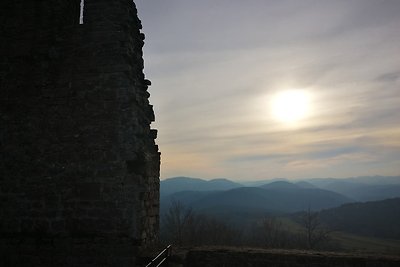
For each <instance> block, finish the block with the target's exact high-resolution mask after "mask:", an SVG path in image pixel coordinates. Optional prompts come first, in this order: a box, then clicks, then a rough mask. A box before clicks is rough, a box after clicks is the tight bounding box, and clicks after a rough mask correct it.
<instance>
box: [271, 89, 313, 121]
mask: <svg viewBox="0 0 400 267" xmlns="http://www.w3.org/2000/svg"><path fill="white" fill-rule="evenodd" d="M310 102H311V101H310V93H309V92H308V91H306V90H300V89H292V90H285V91H281V92H279V93H276V94H275V95H274V96H273V97H272V99H271V113H272V117H273V118H274V119H275V120H277V121H280V122H283V123H287V124H292V123H297V122H299V121H301V120H303V119H305V118H306V117H307V116H309V113H310V104H311V103H310Z"/></svg>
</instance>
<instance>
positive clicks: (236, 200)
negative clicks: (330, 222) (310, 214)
mask: <svg viewBox="0 0 400 267" xmlns="http://www.w3.org/2000/svg"><path fill="white" fill-rule="evenodd" d="M171 200H178V201H180V202H182V203H183V204H185V205H186V206H191V207H193V208H194V209H195V210H197V211H201V212H204V213H212V214H232V213H257V214H259V213H260V212H261V213H262V212H264V213H266V212H267V213H289V212H295V211H302V210H306V209H308V208H309V207H310V208H311V209H313V210H320V209H324V208H331V207H337V206H340V205H341V204H343V203H348V202H352V201H353V200H352V199H350V198H348V197H345V196H343V195H340V194H338V193H335V192H330V191H328V190H324V189H318V188H302V187H300V186H298V185H295V184H293V183H289V182H283V181H280V182H273V183H270V184H267V185H264V186H262V187H239V188H234V189H231V190H225V191H208V192H198V191H197V192H193V191H191V192H188V191H186V192H177V193H174V194H171V195H169V196H167V197H164V198H162V202H164V204H163V205H162V207H163V208H166V207H168V203H165V202H170V201H171Z"/></svg>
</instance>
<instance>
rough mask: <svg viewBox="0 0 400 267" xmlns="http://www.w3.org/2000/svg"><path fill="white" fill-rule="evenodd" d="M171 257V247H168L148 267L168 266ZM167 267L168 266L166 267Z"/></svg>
mask: <svg viewBox="0 0 400 267" xmlns="http://www.w3.org/2000/svg"><path fill="white" fill-rule="evenodd" d="M170 255H171V245H168V246H167V247H166V248H165V249H163V251H161V252H160V253H159V254H158V255H157V257H155V258H154V259H153V260H152V261H151V262H149V263H148V264H147V265H146V267H159V266H161V265H162V264H163V263H165V264H168V257H169V256H170ZM166 266H167V265H166Z"/></svg>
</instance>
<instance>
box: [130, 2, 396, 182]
mask: <svg viewBox="0 0 400 267" xmlns="http://www.w3.org/2000/svg"><path fill="white" fill-rule="evenodd" d="M135 3H136V5H137V8H138V14H139V18H140V19H141V20H142V24H143V32H144V33H145V35H146V40H145V46H144V59H145V69H144V72H145V75H146V77H147V78H148V79H150V80H151V81H152V86H151V87H150V89H149V91H150V94H151V97H150V102H151V104H152V105H154V110H155V114H156V122H155V123H153V124H152V127H153V128H156V129H158V138H157V141H156V142H157V144H158V145H159V148H160V151H161V179H165V178H168V177H174V176H189V177H199V178H205V179H211V178H230V179H233V180H259V179H272V178H278V177H284V178H289V179H291V178H317V177H337V178H340V177H351V176H363V175H400V15H399V14H400V1H399V0H335V1H331V0H301V1H300V0H280V1H272V0H249V1H242V0H202V1H196V0H136V1H135ZM287 91H296V92H303V93H305V94H306V95H307V112H306V113H305V115H304V116H301V118H300V119H297V120H296V121H291V122H287V121H282V120H280V119H279V118H277V116H276V114H275V115H274V112H273V111H272V106H273V103H275V102H274V99H275V98H276V96H277V95H279V94H280V93H281V92H287ZM300 98H301V97H294V99H293V97H292V99H291V100H290V101H291V102H289V103H286V107H285V108H290V107H294V106H296V105H297V103H298V102H299V101H300ZM283 105H285V104H283ZM294 112H295V113H297V114H299V112H301V111H299V110H295V111H294Z"/></svg>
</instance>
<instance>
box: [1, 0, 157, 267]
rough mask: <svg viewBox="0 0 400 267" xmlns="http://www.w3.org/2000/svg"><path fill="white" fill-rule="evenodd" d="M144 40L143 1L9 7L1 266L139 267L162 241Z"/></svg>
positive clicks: (4, 50) (5, 5) (44, 0)
mask: <svg viewBox="0 0 400 267" xmlns="http://www.w3.org/2000/svg"><path fill="white" fill-rule="evenodd" d="M82 4H84V5H82ZM140 29H141V23H140V20H139V19H138V17H137V10H136V7H135V4H134V3H133V2H132V0H112V1H111V0H84V1H83V0H68V1H67V0H62V1H61V0H40V1H38V0H2V1H0V253H1V255H0V266H4V267H7V266H17V267H18V266H42V267H47V266H52V267H54V266H57V267H60V266H77V267H80V266H119V267H125V266H130V267H132V266H136V262H137V254H138V251H139V250H140V249H142V248H144V247H146V246H151V244H153V243H154V242H155V241H156V240H157V235H158V221H159V218H158V217H159V168H160V155H159V152H158V147H157V146H156V144H155V141H154V140H155V138H156V133H157V132H156V130H152V129H150V124H151V122H152V121H153V120H154V113H153V109H152V106H151V105H149V101H148V98H149V93H148V92H147V88H148V86H149V85H150V81H148V80H146V79H145V77H144V74H143V54H142V47H143V44H144V34H143V33H141V32H140Z"/></svg>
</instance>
